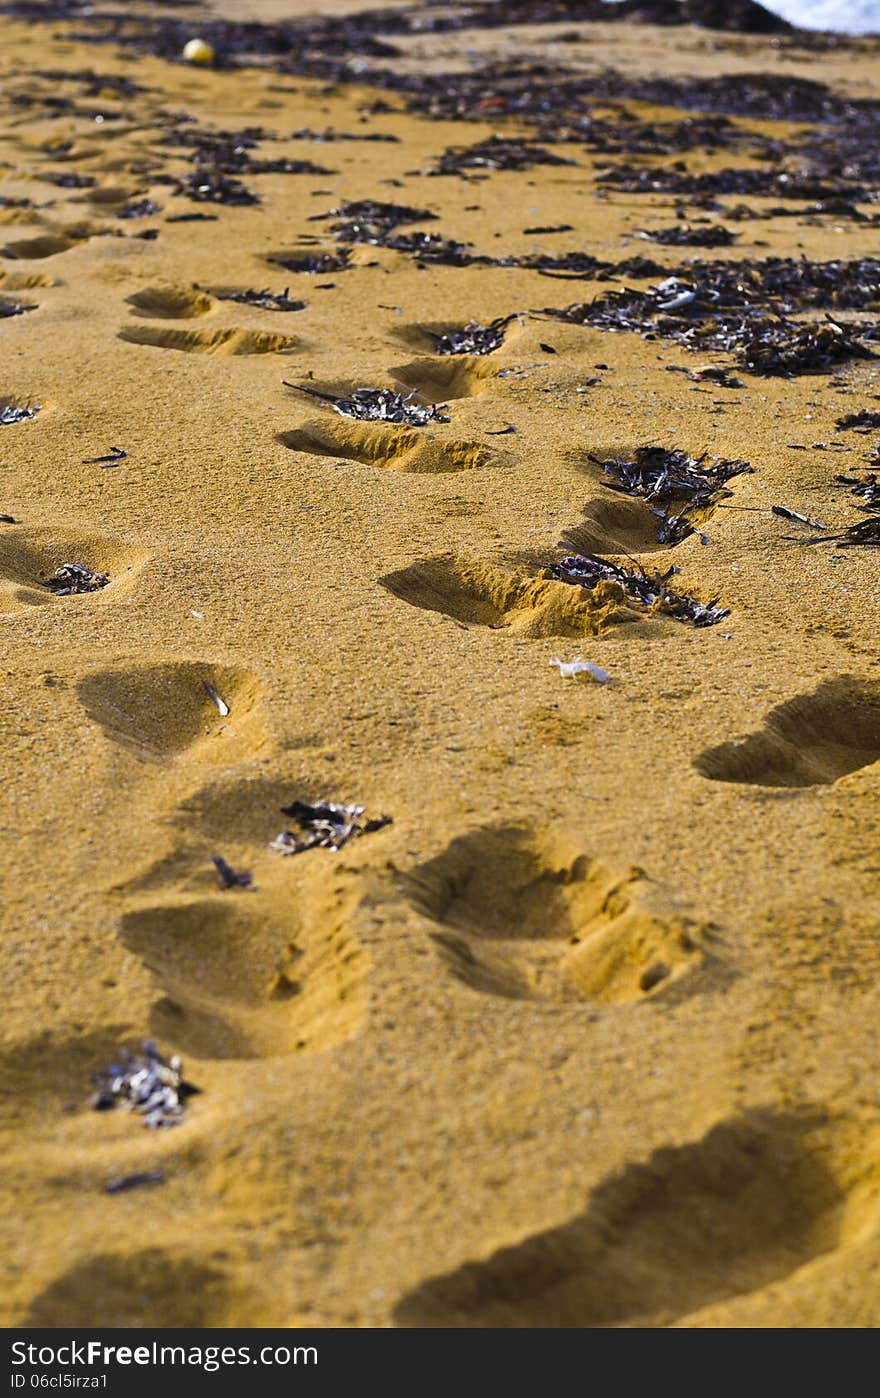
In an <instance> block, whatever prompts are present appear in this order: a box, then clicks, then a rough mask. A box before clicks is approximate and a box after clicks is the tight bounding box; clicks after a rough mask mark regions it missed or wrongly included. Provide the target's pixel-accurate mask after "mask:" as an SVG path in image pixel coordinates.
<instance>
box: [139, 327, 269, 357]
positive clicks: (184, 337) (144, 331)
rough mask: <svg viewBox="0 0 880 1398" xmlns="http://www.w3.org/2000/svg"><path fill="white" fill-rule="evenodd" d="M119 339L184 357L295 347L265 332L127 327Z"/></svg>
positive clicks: (254, 352) (262, 352)
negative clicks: (176, 353)
mask: <svg viewBox="0 0 880 1398" xmlns="http://www.w3.org/2000/svg"><path fill="white" fill-rule="evenodd" d="M119 338H120V340H128V341H130V342H131V344H134V345H151V346H153V347H154V348H155V349H172V350H182V351H183V352H184V353H186V354H224V355H225V354H280V353H282V352H283V351H284V350H291V349H293V348H294V346H295V344H296V341H295V340H294V339H292V338H291V336H290V335H273V334H271V333H270V332H269V331H266V330H238V329H233V328H227V329H225V330H219V329H218V330H169V329H166V330H160V329H159V328H158V327H156V328H153V327H152V326H149V325H137V326H128V327H126V329H124V330H120V332H119Z"/></svg>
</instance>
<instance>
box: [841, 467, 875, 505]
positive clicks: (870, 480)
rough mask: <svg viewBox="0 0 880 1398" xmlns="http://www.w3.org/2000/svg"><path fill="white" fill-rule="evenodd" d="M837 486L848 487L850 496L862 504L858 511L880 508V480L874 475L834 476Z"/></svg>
mask: <svg viewBox="0 0 880 1398" xmlns="http://www.w3.org/2000/svg"><path fill="white" fill-rule="evenodd" d="M834 480H835V483H836V484H837V485H846V486H849V493H850V495H855V496H857V498H858V499H859V500H861V501H862V504H861V505H860V506H859V509H860V510H875V509H877V508H880V480H878V479H877V476H876V475H874V474H871V475H867V476H835V477H834Z"/></svg>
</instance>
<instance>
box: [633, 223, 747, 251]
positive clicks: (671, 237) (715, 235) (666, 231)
mask: <svg viewBox="0 0 880 1398" xmlns="http://www.w3.org/2000/svg"><path fill="white" fill-rule="evenodd" d="M642 236H643V237H645V238H649V239H650V240H651V242H652V243H662V244H663V246H664V247H701V248H726V247H729V246H730V244H731V243H733V242H735V241H736V238H737V234H736V233H733V232H731V230H730V229H729V228H724V227H722V225H721V224H718V223H716V224H708V225H706V226H705V227H695V226H693V225H692V224H689V223H674V224H672V226H671V227H670V228H645V229H643V230H642Z"/></svg>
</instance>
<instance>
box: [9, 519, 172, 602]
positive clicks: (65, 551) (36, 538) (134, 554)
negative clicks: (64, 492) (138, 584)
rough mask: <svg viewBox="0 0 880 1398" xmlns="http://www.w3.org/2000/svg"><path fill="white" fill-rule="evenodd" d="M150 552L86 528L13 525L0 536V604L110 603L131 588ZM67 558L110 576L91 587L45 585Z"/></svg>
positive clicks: (69, 560) (67, 561)
mask: <svg viewBox="0 0 880 1398" xmlns="http://www.w3.org/2000/svg"><path fill="white" fill-rule="evenodd" d="M149 557H150V554H149V552H148V551H147V550H146V549H142V548H137V547H133V546H132V545H129V544H123V543H120V542H119V541H118V540H115V539H108V538H106V537H105V536H103V535H100V534H91V533H89V532H87V531H85V530H84V531H82V532H79V531H76V530H72V529H55V528H45V529H16V530H15V531H14V533H10V534H4V535H0V607H2V606H3V603H4V601H5V600H8V601H11V602H13V603H15V604H18V605H20V606H41V605H43V604H45V603H54V604H55V605H59V604H61V603H62V602H63V603H69V602H71V601H73V602H76V601H82V602H86V603H87V604H88V605H90V606H92V605H95V604H96V603H98V604H103V603H106V602H110V601H112V600H114V599H115V598H117V597H118V596H119V595H120V594H121V593H122V592H125V591H129V590H130V589H131V587H132V586H133V585H134V583H135V581H136V579H137V577H138V574H139V573H140V572H141V571H142V569H143V567H144V565H145V564H146V562H147V561H148V559H149ZM65 563H75V564H77V565H79V566H80V567H84V568H87V569H90V570H92V571H94V572H96V573H99V574H101V575H102V576H103V577H106V578H107V579H109V581H108V582H107V584H106V586H101V587H100V588H98V589H97V590H96V591H92V592H85V593H82V594H79V595H73V596H65V595H63V594H56V593H54V592H53V591H51V590H50V588H49V587H47V585H46V584H47V581H48V580H49V579H51V578H52V577H53V576H54V574H55V573H56V571H57V570H58V569H59V568H62V567H63V566H64V564H65Z"/></svg>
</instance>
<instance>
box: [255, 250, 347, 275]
mask: <svg viewBox="0 0 880 1398" xmlns="http://www.w3.org/2000/svg"><path fill="white" fill-rule="evenodd" d="M269 261H270V262H275V263H277V265H278V266H279V267H284V268H285V270H286V271H288V272H306V273H310V274H311V275H313V276H314V275H318V276H323V275H325V274H326V273H328V272H344V271H346V269H347V268H348V265H349V263H350V261H351V248H340V249H339V251H338V252H320V253H302V254H301V255H297V254H296V253H291V254H290V255H288V254H287V253H276V254H275V256H274V257H270V258H269Z"/></svg>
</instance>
